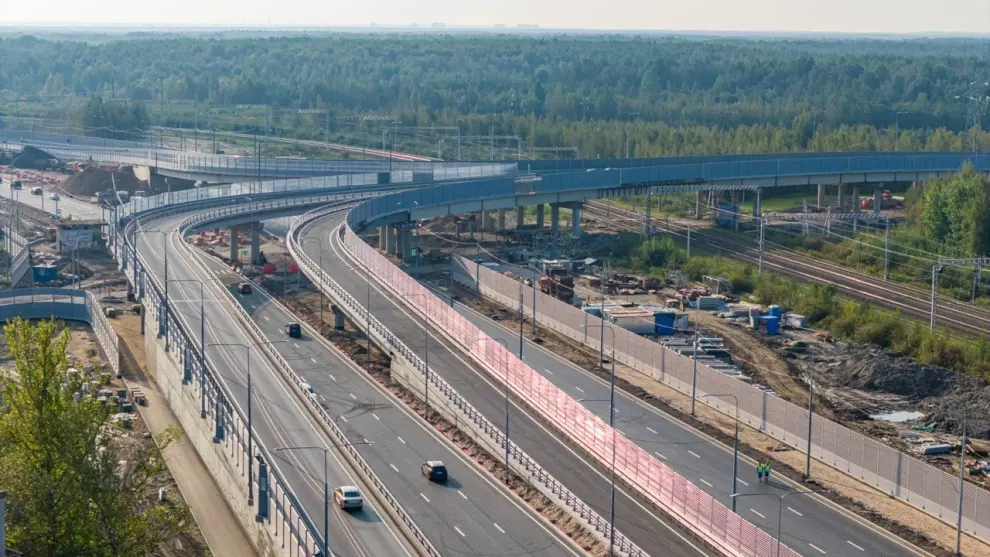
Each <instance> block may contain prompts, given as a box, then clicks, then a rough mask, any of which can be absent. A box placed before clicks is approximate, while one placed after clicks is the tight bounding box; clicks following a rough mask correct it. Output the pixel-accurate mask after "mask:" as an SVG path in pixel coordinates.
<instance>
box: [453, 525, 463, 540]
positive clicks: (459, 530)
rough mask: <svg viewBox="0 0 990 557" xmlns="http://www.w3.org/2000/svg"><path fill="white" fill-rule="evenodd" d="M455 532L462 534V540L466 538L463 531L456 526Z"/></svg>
mask: <svg viewBox="0 0 990 557" xmlns="http://www.w3.org/2000/svg"><path fill="white" fill-rule="evenodd" d="M454 530H457V533H458V534H460V535H461V537H462V538H463V537H464V532H461V529H460V528H458V527H457V526H454Z"/></svg>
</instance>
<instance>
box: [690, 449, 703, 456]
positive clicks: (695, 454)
mask: <svg viewBox="0 0 990 557" xmlns="http://www.w3.org/2000/svg"><path fill="white" fill-rule="evenodd" d="M688 452H689V453H691V454H692V455H694V458H701V455H700V454H698V453H696V452H694V451H692V450H691V449H688Z"/></svg>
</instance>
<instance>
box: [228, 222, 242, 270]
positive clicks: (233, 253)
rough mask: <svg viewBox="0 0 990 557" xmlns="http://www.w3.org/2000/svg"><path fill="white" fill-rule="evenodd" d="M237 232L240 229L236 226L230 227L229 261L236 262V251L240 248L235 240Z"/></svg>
mask: <svg viewBox="0 0 990 557" xmlns="http://www.w3.org/2000/svg"><path fill="white" fill-rule="evenodd" d="M239 232H240V231H239V230H238V229H237V227H236V226H231V227H230V262H231V263H237V255H238V253H237V251H238V249H239V248H240V246H239V245H238V244H237V240H238V237H237V236H238V233H239Z"/></svg>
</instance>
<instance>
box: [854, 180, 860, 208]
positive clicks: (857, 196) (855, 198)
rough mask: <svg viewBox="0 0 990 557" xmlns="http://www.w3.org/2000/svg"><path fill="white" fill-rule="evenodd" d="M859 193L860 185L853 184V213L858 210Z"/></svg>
mask: <svg viewBox="0 0 990 557" xmlns="http://www.w3.org/2000/svg"><path fill="white" fill-rule="evenodd" d="M859 194H860V185H859V184H853V195H852V204H853V212H854V213H858V212H859Z"/></svg>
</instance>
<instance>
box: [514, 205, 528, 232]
mask: <svg viewBox="0 0 990 557" xmlns="http://www.w3.org/2000/svg"><path fill="white" fill-rule="evenodd" d="M523 209H524V208H523V206H522V205H517V206H516V228H522V226H523V225H524V224H526V212H525V211H524V210H523Z"/></svg>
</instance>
